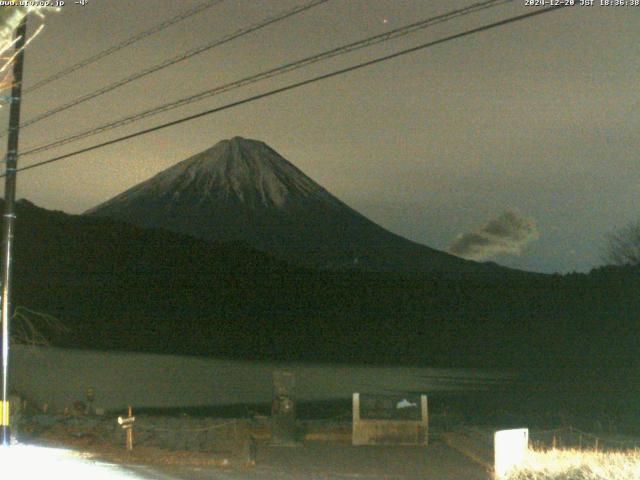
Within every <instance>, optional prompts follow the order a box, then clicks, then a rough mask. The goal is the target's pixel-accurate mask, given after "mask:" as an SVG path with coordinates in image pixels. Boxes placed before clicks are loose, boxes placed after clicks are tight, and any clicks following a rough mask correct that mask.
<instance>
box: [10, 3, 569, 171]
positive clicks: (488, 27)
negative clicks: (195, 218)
mask: <svg viewBox="0 0 640 480" xmlns="http://www.w3.org/2000/svg"><path fill="white" fill-rule="evenodd" d="M565 6H566V5H560V6H553V7H546V8H543V9H539V10H535V11H532V12H529V13H525V14H522V15H516V16H514V17H509V18H507V19H504V20H500V21H497V22H493V23H490V24H487V25H483V26H481V27H477V28H473V29H471V30H466V31H464V32H462V33H457V34H455V35H450V36H448V37H444V38H441V39H438V40H434V41H431V42H428V43H423V44H421V45H418V46H415V47H411V48H407V49H405V50H400V51H398V52H395V53H392V54H389V55H385V56H382V57H378V58H375V59H373V60H369V61H366V62H362V63H358V64H356V65H352V66H350V67H346V68H342V69H339V70H334V71H333V72H330V73H326V74H324V75H319V76H317V77H313V78H310V79H307V80H303V81H300V82H296V83H292V84H289V85H286V86H284V87H280V88H276V89H274V90H270V91H268V92H265V93H261V94H258V95H254V96H252V97H248V98H245V99H243V100H238V101H236V102H232V103H228V104H226V105H223V106H221V107H217V108H213V109H210V110H206V111H204V112H200V113H196V114H194V115H189V116H187V117H183V118H180V119H178V120H173V121H171V122H167V123H163V124H161V125H157V126H155V127H151V128H147V129H145V130H141V131H138V132H135V133H131V134H129V135H124V136H122V137H118V138H115V139H113V140H108V141H106V142H102V143H99V144H96V145H92V146H90V147H86V148H82V149H80V150H76V151H74V152H70V153H67V154H64V155H60V156H58V157H54V158H50V159H48V160H43V161H41V162H37V163H34V164H32V165H28V166H26V167H21V168H19V169H18V171H19V172H20V171H24V170H30V169H33V168H37V167H41V166H43V165H48V164H50V163H54V162H59V161H61V160H65V159H67V158H70V157H74V156H77V155H80V154H83V153H87V152H91V151H93V150H98V149H100V148H103V147H106V146H109V145H114V144H116V143H120V142H123V141H126V140H130V139H132V138H136V137H140V136H143V135H147V134H149V133H152V132H156V131H158V130H162V129H165V128H168V127H172V126H174V125H178V124H181V123H185V122H189V121H191V120H195V119H197V118H200V117H205V116H208V115H212V114H214V113H218V112H221V111H224V110H229V109H231V108H234V107H238V106H240V105H244V104H246V103H250V102H254V101H256V100H261V99H263V98H267V97H271V96H273V95H277V94H279V93H283V92H287V91H289V90H293V89H295V88H299V87H302V86H305V85H309V84H312V83H315V82H319V81H322V80H327V79H329V78H333V77H336V76H338V75H342V74H345V73H348V72H352V71H354V70H359V69H361V68H365V67H369V66H371V65H376V64H378V63H381V62H385V61H387V60H391V59H393V58H397V57H400V56H403V55H407V54H410V53H413V52H417V51H419V50H424V49H426V48H430V47H433V46H435V45H440V44H443V43H446V42H449V41H452V40H456V39H458V38H462V37H466V36H469V35H473V34H476V33H480V32H484V31H487V30H491V29H493V28H497V27H501V26H503V25H507V24H510V23H514V22H518V21H520V20H525V19H528V18H531V17H535V16H538V15H542V14H544V13H548V12H552V11H555V10H560V9H562V8H564V7H565ZM5 175H6V174H4V173H3V174H0V178H1V177H4V176H5Z"/></svg>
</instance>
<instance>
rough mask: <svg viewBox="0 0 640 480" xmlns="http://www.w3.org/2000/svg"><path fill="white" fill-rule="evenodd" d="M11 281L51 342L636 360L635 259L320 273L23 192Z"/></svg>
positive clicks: (618, 365)
mask: <svg viewBox="0 0 640 480" xmlns="http://www.w3.org/2000/svg"><path fill="white" fill-rule="evenodd" d="M14 279H15V282H14V292H15V297H14V306H25V307H28V308H30V309H32V310H37V311H41V312H46V313H47V314H50V315H53V316H55V317H57V318H59V319H60V320H61V321H62V322H63V323H64V324H65V325H66V326H67V327H68V328H69V332H66V333H63V332H47V335H48V336H49V338H50V340H51V342H52V343H53V344H54V345H58V346H68V347H79V348H92V349H117V350H132V351H146V352H159V353H179V354H190V355H192V354H195V355H207V356H216V357H235V358H253V359H286V360H304V361H331V362H336V361H339V362H350V363H386V364H396V365H400V364H403V365H425V366H473V367H502V368H509V369H513V370H516V371H525V372H530V373H532V374H534V375H536V376H543V377H545V378H563V379H571V380H572V381H573V380H575V381H578V380H586V381H592V380H594V379H600V380H603V381H604V383H605V384H606V383H607V382H610V381H611V382H612V381H613V380H614V379H616V378H617V379H623V378H624V376H625V375H627V372H633V371H637V369H635V367H637V366H638V360H637V359H636V355H637V352H638V351H639V348H638V347H639V343H640V342H639V340H638V339H639V338H640V336H639V335H638V334H639V333H640V332H639V331H638V330H639V325H640V324H639V322H638V314H639V313H640V295H639V294H638V292H640V270H638V269H637V268H630V267H628V268H623V267H606V268H601V269H598V270H594V271H592V272H591V273H589V274H572V275H564V276H561V275H513V276H512V275H499V276H498V275H496V276H494V277H490V276H487V277H470V278H462V279H452V278H449V279H446V278H439V277H437V276H424V275H422V276H421V275H408V274H393V273H366V272H326V271H325V272H317V271H313V270H310V269H303V268H298V267H293V266H289V265H287V264H285V263H283V262H281V261H278V260H276V259H274V258H273V257H271V256H269V255H267V254H263V253H261V252H258V251H256V250H254V249H252V248H250V247H248V246H246V245H243V244H238V243H236V244H221V243H208V242H205V241H201V240H196V239H193V238H190V237H187V236H182V235H178V234H174V233H170V232H166V231H161V230H145V229H141V228H137V227H134V226H130V225H127V224H124V223H119V222H115V221H111V220H108V219H102V218H93V217H86V216H72V215H67V214H64V213H62V212H51V211H47V210H44V209H40V208H38V207H35V206H34V205H32V204H30V203H28V202H25V201H21V202H19V204H18V223H17V229H16V242H15V274H14ZM34 321H37V319H36V320H34ZM623 383H624V382H623ZM627 386H637V374H634V377H633V378H629V382H628V384H627Z"/></svg>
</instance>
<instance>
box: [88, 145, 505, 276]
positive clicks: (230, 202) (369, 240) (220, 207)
mask: <svg viewBox="0 0 640 480" xmlns="http://www.w3.org/2000/svg"><path fill="white" fill-rule="evenodd" d="M86 214H87V215H93V216H98V217H109V218H113V219H117V220H122V221H125V222H128V223H131V224H134V225H138V226H143V227H153V228H164V229H168V230H172V231H175V232H179V233H184V234H188V235H192V236H195V237H198V238H203V239H207V240H215V241H235V240H240V241H244V242H246V243H248V244H249V245H251V246H253V247H255V248H258V249H260V250H263V251H266V252H269V253H273V254H275V255H276V256H278V257H280V258H283V259H285V260H287V261H290V262H293V263H297V264H302V265H307V266H313V267H316V268H322V269H354V268H355V269H362V270H368V271H414V272H429V273H441V274H444V273H454V274H459V273H475V272H477V273H479V272H494V271H496V270H500V269H499V268H498V267H495V266H490V265H480V264H477V263H474V262H470V261H466V260H463V259H460V258H458V257H454V256H452V255H449V254H446V253H444V252H440V251H437V250H434V249H431V248H428V247H425V246H423V245H419V244H417V243H414V242H411V241H409V240H407V239H404V238H402V237H400V236H398V235H395V234H393V233H391V232H389V231H387V230H385V229H384V228H382V227H380V226H379V225H377V224H375V223H374V222H372V221H370V220H368V219H367V218H366V217H364V216H363V215H361V214H359V213H358V212H356V211H355V210H353V209H351V208H350V207H348V206H347V205H345V204H344V203H342V202H341V201H340V200H338V199H337V198H335V197H334V196H333V195H331V194H330V193H329V192H328V191H327V190H325V189H324V188H322V187H321V186H320V185H318V184H317V183H315V182H314V181H313V180H311V179H310V178H309V177H307V176H306V175H305V174H304V173H303V172H301V171H300V170H299V169H297V168H296V167H295V166H294V165H292V164H291V163H290V162H288V161H287V160H285V159H284V158H283V157H281V156H280V155H279V154H278V153H277V152H275V151H274V150H273V149H271V148H270V147H269V146H267V145H266V144H264V143H263V142H259V141H255V140H247V139H244V138H240V137H235V138H233V139H231V140H224V141H221V142H219V143H218V144H216V145H215V146H214V147H212V148H210V149H208V150H206V151H204V152H202V153H200V154H197V155H195V156H193V157H191V158H189V159H187V160H184V161H182V162H180V163H178V164H177V165H175V166H173V167H171V168H169V169H167V170H165V171H163V172H161V173H159V174H157V175H156V176H154V177H152V178H151V179H149V180H147V181H145V182H142V183H140V184H138V185H136V186H134V187H133V188H131V189H129V190H127V191H125V192H123V193H122V194H120V195H118V196H116V197H114V198H113V199H111V200H109V201H107V202H105V203H103V204H101V205H98V206H97V207H95V208H93V209H91V210H89V211H87V212H86ZM505 270H506V269H505Z"/></svg>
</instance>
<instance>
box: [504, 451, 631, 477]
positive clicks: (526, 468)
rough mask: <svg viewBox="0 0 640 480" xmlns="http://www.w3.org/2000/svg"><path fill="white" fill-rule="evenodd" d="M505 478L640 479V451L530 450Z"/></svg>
mask: <svg viewBox="0 0 640 480" xmlns="http://www.w3.org/2000/svg"><path fill="white" fill-rule="evenodd" d="M505 480H640V451H628V452H601V451H593V450H546V451H543V450H530V451H529V453H528V454H527V458H526V460H525V463H524V465H522V466H521V467H518V468H517V469H514V470H512V471H511V472H510V473H509V474H508V475H507V476H506V477H505Z"/></svg>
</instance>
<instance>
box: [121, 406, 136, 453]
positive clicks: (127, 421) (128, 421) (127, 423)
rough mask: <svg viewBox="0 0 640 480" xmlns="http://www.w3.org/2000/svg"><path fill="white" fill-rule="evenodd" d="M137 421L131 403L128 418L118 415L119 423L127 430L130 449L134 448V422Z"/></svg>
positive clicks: (128, 447) (127, 446)
mask: <svg viewBox="0 0 640 480" xmlns="http://www.w3.org/2000/svg"><path fill="white" fill-rule="evenodd" d="M135 421H136V417H134V416H133V408H131V405H129V416H128V417H127V418H122V417H118V424H120V425H121V426H122V428H123V429H124V430H125V431H126V432H127V439H126V445H125V447H126V449H127V450H128V451H131V450H133V423H134V422H135Z"/></svg>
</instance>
